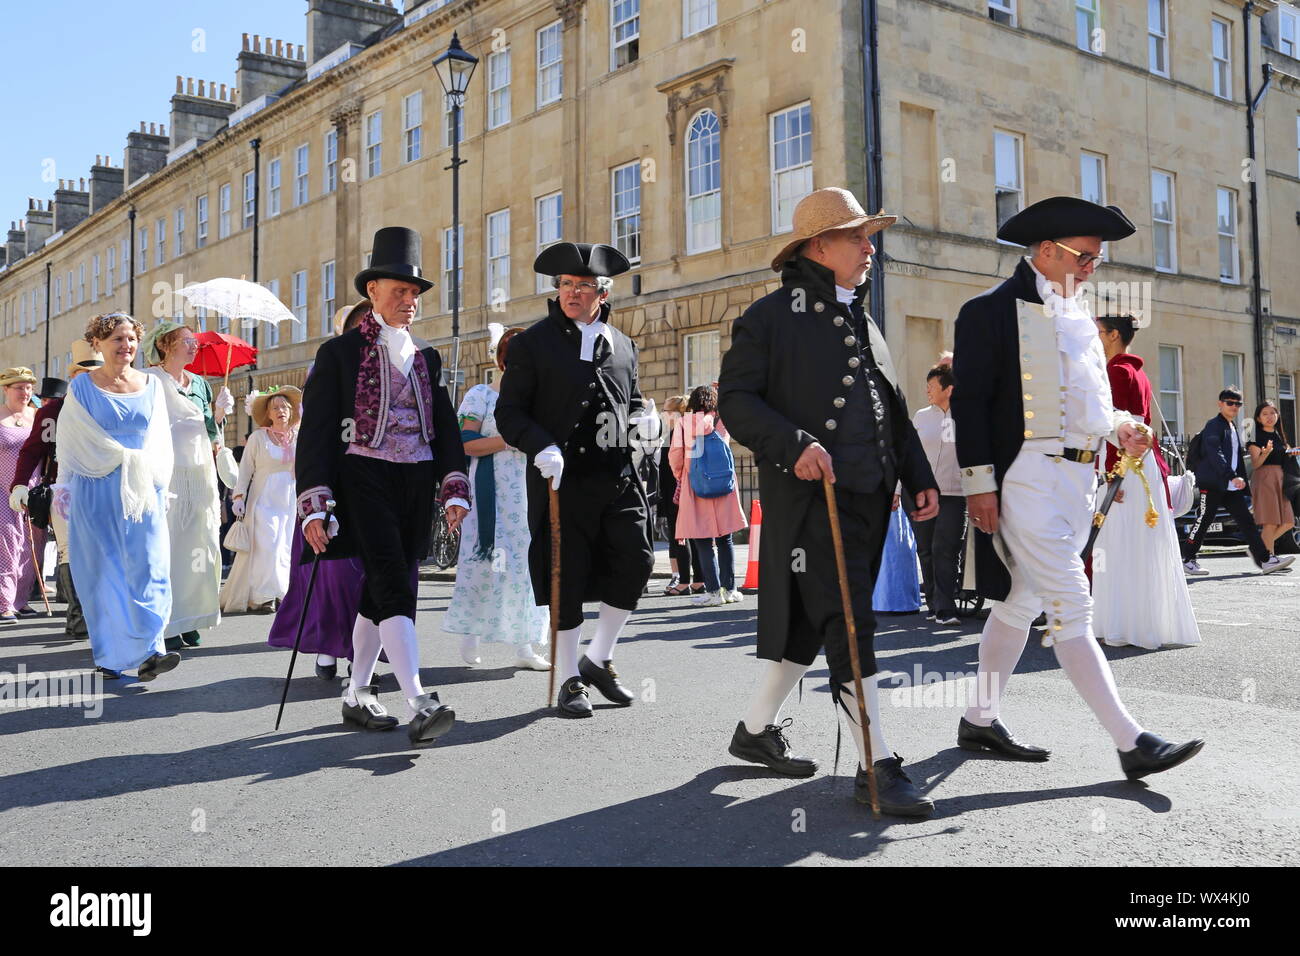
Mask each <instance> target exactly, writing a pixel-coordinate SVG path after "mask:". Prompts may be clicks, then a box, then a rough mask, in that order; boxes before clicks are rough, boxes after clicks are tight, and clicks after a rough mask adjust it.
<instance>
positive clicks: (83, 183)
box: [77, 176, 86, 193]
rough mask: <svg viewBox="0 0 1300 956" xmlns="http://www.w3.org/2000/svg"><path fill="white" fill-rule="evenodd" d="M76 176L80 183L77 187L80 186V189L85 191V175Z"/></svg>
mask: <svg viewBox="0 0 1300 956" xmlns="http://www.w3.org/2000/svg"><path fill="white" fill-rule="evenodd" d="M77 178H78V180H79V181H80V183H81V186H80V187H79V188H80V190H81V191H82V192H83V193H84V192H85V191H86V177H85V176H79V177H77Z"/></svg>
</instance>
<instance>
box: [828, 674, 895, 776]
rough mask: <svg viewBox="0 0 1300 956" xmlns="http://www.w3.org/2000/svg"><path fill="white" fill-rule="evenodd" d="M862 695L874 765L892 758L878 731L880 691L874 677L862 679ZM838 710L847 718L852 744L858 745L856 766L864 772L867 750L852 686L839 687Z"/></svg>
mask: <svg viewBox="0 0 1300 956" xmlns="http://www.w3.org/2000/svg"><path fill="white" fill-rule="evenodd" d="M862 693H863V694H865V695H866V697H867V699H866V705H867V720H868V721H869V722H870V724H871V726H870V728H869V730H868V736H869V737H870V738H871V759H872V762H873V763H874V762H875V761H877V760H884V759H885V758H886V757H892V756H894V752H893V751H892V750H890V749H889V744H887V743H886V742H885V735H884V732H883V731H882V730H881V729H880V689H879V688H878V687H877V685H876V675H874V674H873V675H872V676H871V677H864V678H862ZM840 710H841V711H842V712H843V713H844V715H845V716H846V717H848V719H849V730H850V731H851V732H852V734H853V742H854V743H855V744H857V745H858V766H859V767H861V768H862V769H863V770H866V769H867V748H866V747H865V746H864V745H863V742H862V728H861V727H860V726H859V725H858V699H857V698H856V697H854V696H853V685H852V684H843V685H841V686H840Z"/></svg>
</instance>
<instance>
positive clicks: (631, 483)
mask: <svg viewBox="0 0 1300 956" xmlns="http://www.w3.org/2000/svg"><path fill="white" fill-rule="evenodd" d="M630 268H631V265H630V264H629V263H628V261H627V258H626V257H625V256H624V255H623V254H622V253H620V252H619V251H618V250H617V249H614V248H613V247H611V246H605V245H599V244H597V245H593V244H590V243H585V242H584V243H572V242H561V243H556V244H555V245H552V246H548V247H547V248H546V249H544V250H543V251H542V253H541V254H540V255H539V256H538V257H537V260H536V261H535V262H534V263H533V269H534V271H536V272H538V273H539V274H541V275H548V276H551V277H552V281H553V283H554V285H555V288H556V289H557V290H558V292H559V294H558V295H557V296H556V298H554V299H551V300H550V301H549V302H548V303H547V306H548V314H547V317H546V318H544V319H542V320H541V321H540V322H537V323H536V324H534V325H533V326H532V327H531V328H529V329H528V330H526V331H524V332H522V333H520V334H519V335H517V336H515V337H514V339H512V340H511V342H510V374H509V375H507V376H505V377H504V378H503V379H502V380H501V397H500V398H499V399H498V400H497V408H496V420H497V428H498V429H499V430H500V432H501V436H502V437H503V438H504V439H505V440H506V441H507V442H508V443H509V444H510V445H511V446H512V447H514V448H518V449H519V450H521V451H523V452H524V453H525V454H527V455H528V457H529V458H530V459H532V461H533V464H534V465H536V466H537V471H536V472H534V471H532V470H530V471H529V473H528V527H529V530H530V531H531V533H532V542H531V545H530V547H529V553H528V559H529V569H530V571H531V573H532V579H533V596H534V598H535V599H536V601H537V603H538V604H539V605H549V604H550V602H551V591H550V580H551V578H550V575H551V568H550V564H551V561H550V558H551V532H550V524H549V521H548V501H549V495H548V492H547V482H550V484H551V487H553V488H555V489H556V490H557V491H558V492H559V501H560V569H561V573H560V609H559V633H558V635H557V637H556V641H555V647H554V649H553V654H554V658H553V659H554V666H555V669H556V672H557V674H558V675H559V678H560V680H561V682H562V683H561V685H560V693H559V699H558V701H557V707H558V711H559V715H560V716H561V717H590V716H592V707H591V700H590V697H589V695H588V691H587V688H588V686H594V687H595V688H596V689H597V690H598V691H600V692H601V694H602V695H604V697H605V698H606V699H607V700H609V701H611V702H613V703H615V704H618V705H619V706H623V707H626V706H628V705H630V704H631V703H632V700H633V695H632V693H631V692H630V691H629V690H627V688H625V687H624V686H623V685H622V684H621V683H619V680H618V673H617V672H616V671H615V670H614V665H613V657H614V644H615V642H616V641H617V640H618V637H619V634H620V633H621V632H622V630H623V626H624V624H626V623H627V619H628V617H629V616H630V615H631V613H632V611H633V610H635V609H636V605H637V601H638V600H639V599H640V597H641V594H642V593H643V592H644V590H645V585H646V582H647V581H648V580H649V579H650V572H651V570H652V569H653V568H654V550H653V548H652V547H651V544H650V538H649V532H648V527H647V524H646V515H647V514H648V509H649V505H648V503H647V501H646V492H645V487H644V486H643V485H642V484H641V479H640V478H639V477H638V476H637V473H636V469H635V468H634V467H633V462H632V444H633V443H634V442H641V441H642V435H641V429H642V428H644V429H646V436H645V439H646V441H647V442H648V441H650V440H651V432H652V430H654V429H656V428H657V425H658V419H657V418H655V417H654V416H653V415H652V414H651V415H647V414H646V410H645V402H644V400H643V399H642V397H641V389H640V386H639V384H638V381H637V356H636V346H635V345H634V344H633V342H632V340H631V339H630V338H628V337H627V336H626V335H624V334H623V333H622V332H620V331H619V330H618V329H616V328H615V327H614V326H613V325H611V324H610V321H609V317H610V305H609V301H608V299H609V293H610V289H611V288H612V286H613V276H616V275H619V274H621V273H623V272H626V271H627V270H628V269H630ZM561 475H563V481H561ZM586 600H595V601H600V617H599V619H598V621H597V623H596V631H595V634H594V635H593V637H592V639H591V643H590V644H589V645H588V647H587V652H586V654H584V655H583V657H582V659H581V661H579V659H578V644H579V642H580V640H581V629H582V604H583V601H586Z"/></svg>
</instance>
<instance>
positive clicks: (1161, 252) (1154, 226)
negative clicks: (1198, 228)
mask: <svg viewBox="0 0 1300 956" xmlns="http://www.w3.org/2000/svg"><path fill="white" fill-rule="evenodd" d="M1177 214H1178V211H1177V209H1176V208H1175V204H1174V174H1173V173H1167V172H1164V171H1163V170H1159V169H1153V170H1151V236H1152V239H1153V241H1154V243H1155V267H1156V269H1157V270H1158V271H1160V272H1176V271H1177V270H1178V241H1177V238H1178V237H1177V230H1176V228H1175V225H1174V224H1175V222H1176V219H1175V217H1176V216H1177Z"/></svg>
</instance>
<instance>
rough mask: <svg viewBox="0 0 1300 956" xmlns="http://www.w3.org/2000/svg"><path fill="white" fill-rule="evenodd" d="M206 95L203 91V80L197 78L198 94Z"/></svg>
mask: <svg viewBox="0 0 1300 956" xmlns="http://www.w3.org/2000/svg"><path fill="white" fill-rule="evenodd" d="M206 95H207V94H205V93H204V92H203V81H202V80H199V96H206Z"/></svg>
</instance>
